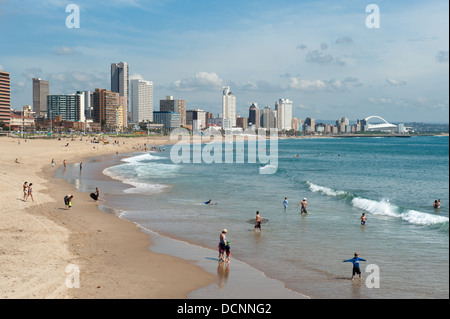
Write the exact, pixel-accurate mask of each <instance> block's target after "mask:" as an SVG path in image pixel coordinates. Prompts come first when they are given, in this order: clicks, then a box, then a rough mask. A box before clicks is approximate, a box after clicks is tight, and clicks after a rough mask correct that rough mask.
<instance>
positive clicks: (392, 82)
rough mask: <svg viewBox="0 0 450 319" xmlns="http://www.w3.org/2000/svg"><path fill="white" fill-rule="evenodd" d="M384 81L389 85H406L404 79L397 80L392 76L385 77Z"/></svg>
mask: <svg viewBox="0 0 450 319" xmlns="http://www.w3.org/2000/svg"><path fill="white" fill-rule="evenodd" d="M386 83H387V84H388V85H391V86H401V85H406V81H402V80H397V79H394V78H387V79H386Z"/></svg>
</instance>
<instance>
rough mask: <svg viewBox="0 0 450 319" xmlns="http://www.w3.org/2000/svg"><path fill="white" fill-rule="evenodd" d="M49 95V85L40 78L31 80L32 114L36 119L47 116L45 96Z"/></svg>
mask: <svg viewBox="0 0 450 319" xmlns="http://www.w3.org/2000/svg"><path fill="white" fill-rule="evenodd" d="M48 94H50V84H49V82H48V81H44V80H41V79H40V78H33V112H34V113H35V114H36V117H46V116H47V95H48Z"/></svg>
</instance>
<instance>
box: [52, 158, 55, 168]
mask: <svg viewBox="0 0 450 319" xmlns="http://www.w3.org/2000/svg"><path fill="white" fill-rule="evenodd" d="M55 164H56V162H55V159H54V158H52V167H55Z"/></svg>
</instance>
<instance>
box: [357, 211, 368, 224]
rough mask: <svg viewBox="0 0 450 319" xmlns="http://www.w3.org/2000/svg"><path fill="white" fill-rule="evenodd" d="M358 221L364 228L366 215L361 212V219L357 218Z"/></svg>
mask: <svg viewBox="0 0 450 319" xmlns="http://www.w3.org/2000/svg"><path fill="white" fill-rule="evenodd" d="M359 220H360V221H361V225H363V226H364V225H365V224H366V220H367V217H366V213H364V212H363V213H362V215H361V217H360V218H359Z"/></svg>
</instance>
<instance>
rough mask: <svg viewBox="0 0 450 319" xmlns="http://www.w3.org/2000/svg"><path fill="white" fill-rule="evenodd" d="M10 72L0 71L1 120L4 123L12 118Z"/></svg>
mask: <svg viewBox="0 0 450 319" xmlns="http://www.w3.org/2000/svg"><path fill="white" fill-rule="evenodd" d="M10 74H11V73H9V72H4V71H0V121H2V122H3V123H4V124H8V125H9V123H10V120H11V79H10Z"/></svg>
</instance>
